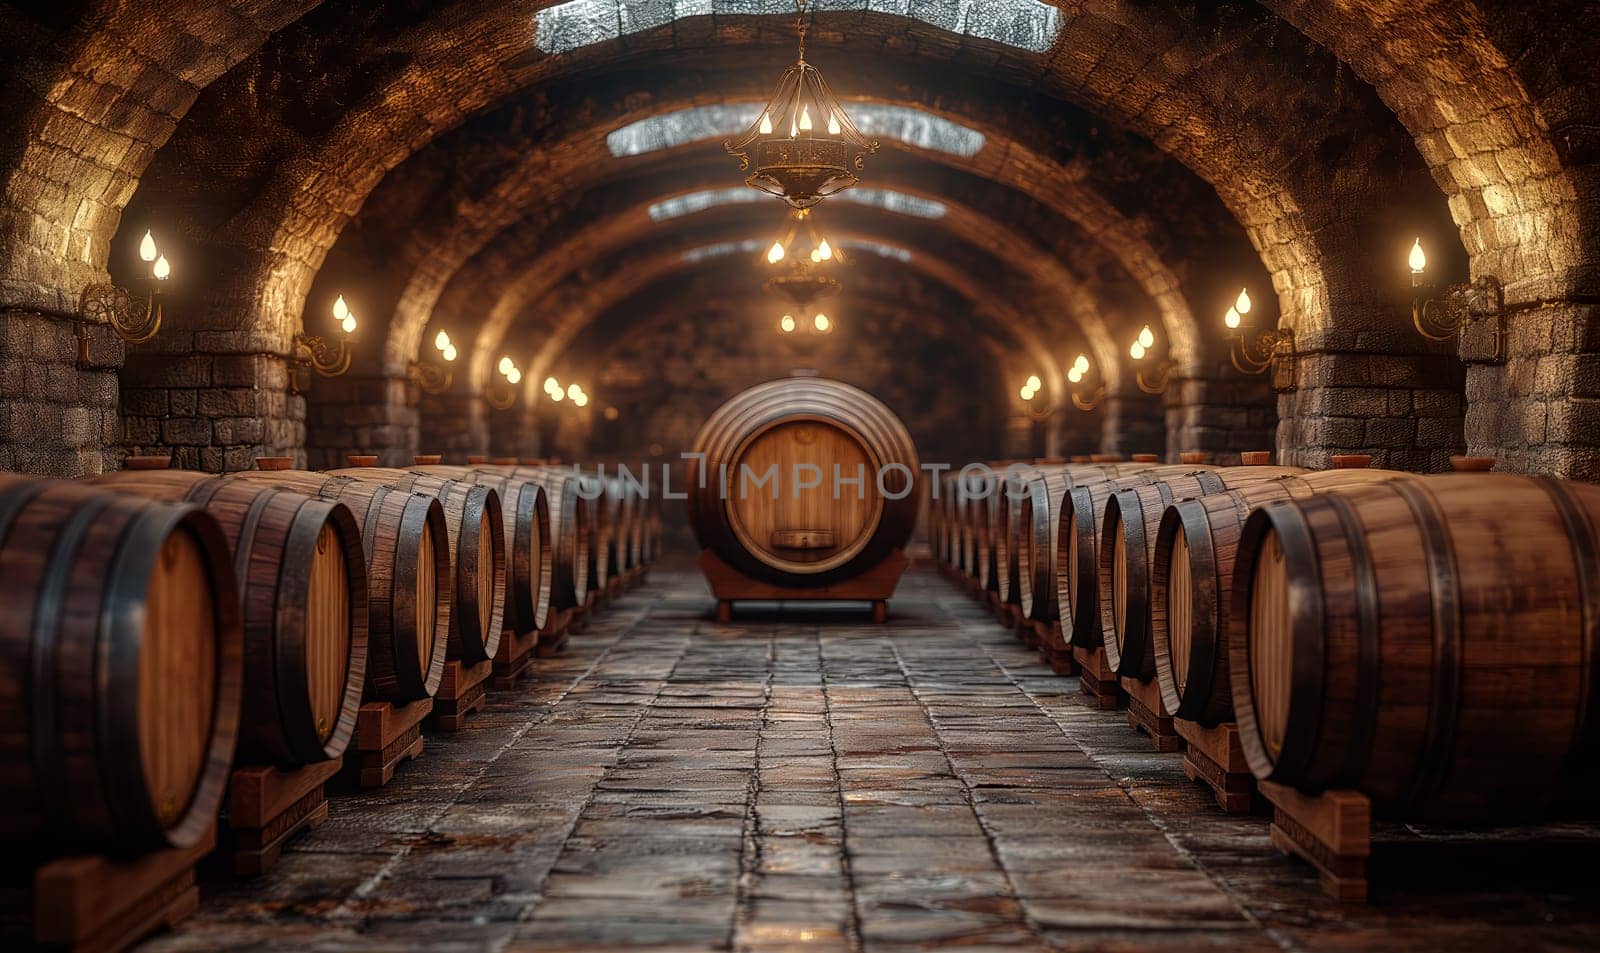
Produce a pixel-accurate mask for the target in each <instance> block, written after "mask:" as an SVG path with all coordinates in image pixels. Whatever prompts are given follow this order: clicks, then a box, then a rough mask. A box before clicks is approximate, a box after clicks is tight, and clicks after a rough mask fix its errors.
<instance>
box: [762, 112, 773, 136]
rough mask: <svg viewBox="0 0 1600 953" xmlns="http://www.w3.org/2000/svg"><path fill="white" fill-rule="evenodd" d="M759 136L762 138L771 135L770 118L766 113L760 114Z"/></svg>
mask: <svg viewBox="0 0 1600 953" xmlns="http://www.w3.org/2000/svg"><path fill="white" fill-rule="evenodd" d="M761 134H762V135H763V136H770V135H772V116H771V115H770V114H768V113H762V114H761Z"/></svg>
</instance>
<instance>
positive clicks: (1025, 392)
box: [1018, 387, 1033, 400]
mask: <svg viewBox="0 0 1600 953" xmlns="http://www.w3.org/2000/svg"><path fill="white" fill-rule="evenodd" d="M1018 393H1019V394H1020V395H1021V397H1022V399H1023V400H1033V391H1032V390H1030V389H1029V388H1026V387H1024V388H1023V389H1022V390H1021V391H1019V392H1018Z"/></svg>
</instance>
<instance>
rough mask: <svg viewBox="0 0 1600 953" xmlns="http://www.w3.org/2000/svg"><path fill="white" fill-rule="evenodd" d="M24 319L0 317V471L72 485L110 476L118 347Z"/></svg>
mask: <svg viewBox="0 0 1600 953" xmlns="http://www.w3.org/2000/svg"><path fill="white" fill-rule="evenodd" d="M77 327H78V325H76V324H75V323H74V322H71V321H65V320H62V319H60V318H56V317H52V316H49V315H44V314H39V313H37V312H31V311H14V310H0V470H13V471H21V472H23V473H37V474H44V475H48V476H60V477H73V476H84V475H87V474H93V473H101V472H103V471H105V470H110V469H116V467H117V466H118V462H119V458H120V456H121V455H120V454H119V453H118V452H117V444H118V443H119V442H120V439H121V422H120V420H119V417H118V413H117V371H118V369H119V368H120V367H121V366H122V361H123V344H122V341H121V339H119V338H118V337H117V336H116V335H114V334H112V333H111V332H110V330H109V329H107V328H105V327H102V326H96V325H84V326H83V327H84V328H85V329H86V330H87V332H88V334H89V348H88V361H87V362H86V366H82V367H80V366H79V363H78V338H77V335H76V333H75V332H76V329H77Z"/></svg>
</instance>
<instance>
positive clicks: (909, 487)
mask: <svg viewBox="0 0 1600 953" xmlns="http://www.w3.org/2000/svg"><path fill="white" fill-rule="evenodd" d="M807 423H811V424H815V425H817V426H818V427H820V428H824V429H825V430H826V431H827V432H826V433H822V434H818V433H815V432H812V433H811V436H812V439H819V438H822V437H826V438H827V439H830V440H835V441H838V442H839V443H840V446H841V451H842V450H843V449H845V448H846V447H848V451H849V453H850V454H851V455H853V456H860V457H861V458H862V462H861V472H862V473H864V475H865V483H864V485H863V487H862V489H861V491H860V494H859V496H858V499H857V500H856V502H857V503H858V504H861V505H860V507H850V506H845V507H843V508H842V509H841V506H840V503H841V500H839V499H835V500H833V501H831V506H830V507H829V512H828V513H827V514H822V513H812V512H808V510H807V507H809V506H811V504H812V502H813V501H811V500H799V501H794V504H793V505H791V506H790V507H787V508H784V507H771V508H768V511H769V512H768V513H766V514H764V515H763V516H762V518H767V515H770V518H771V519H772V521H773V523H774V525H776V523H777V522H779V521H783V520H789V521H793V520H794V519H796V518H799V519H802V520H816V521H821V520H822V519H824V518H826V519H828V520H830V521H831V520H835V519H837V520H839V521H841V525H842V526H844V527H846V528H847V531H848V533H849V534H850V535H851V538H850V539H849V540H846V541H838V542H836V543H835V544H834V545H831V546H829V545H822V546H816V547H813V548H811V549H807V550H804V551H801V550H796V551H793V552H790V553H789V554H788V555H784V556H781V557H780V556H779V555H777V554H776V553H774V552H773V550H774V549H777V548H781V547H780V546H779V545H778V544H776V543H767V542H757V539H756V538H752V539H743V538H741V533H742V530H740V529H739V528H737V526H736V519H735V517H734V516H733V515H732V513H733V507H734V506H737V505H738V503H739V502H741V501H740V500H739V496H740V494H739V493H738V490H739V486H738V481H739V480H740V479H741V473H740V466H741V464H743V463H746V462H747V461H746V459H745V457H744V454H745V452H746V450H748V449H749V448H751V447H753V446H755V445H756V444H757V442H758V441H761V440H763V439H765V438H766V437H768V436H769V435H772V436H773V442H776V443H778V444H779V445H780V449H781V446H782V445H783V440H784V439H800V437H802V436H804V434H803V433H802V432H801V431H795V432H794V433H793V434H786V433H784V431H785V430H787V429H790V428H795V427H800V426H802V425H804V424H807ZM780 438H782V439H780ZM694 446H695V449H696V451H697V452H699V453H701V454H703V455H704V456H703V460H702V461H700V462H699V463H697V464H696V465H694V466H691V468H690V474H689V479H688V481H687V483H688V486H687V493H688V496H689V500H688V509H689V519H690V524H691V525H692V527H693V528H694V531H695V536H696V539H697V541H698V542H699V544H700V546H701V548H703V549H707V550H710V551H712V552H713V553H715V554H716V555H717V556H718V557H719V558H720V559H721V560H722V561H723V562H725V563H727V564H728V565H729V566H731V567H733V568H734V569H736V570H738V571H739V572H741V573H743V574H745V575H746V576H749V577H751V578H753V579H759V580H762V581H765V582H768V583H772V584H776V585H781V586H788V587H795V588H810V587H816V586H824V585H828V584H830V583H832V582H836V581H838V580H842V579H848V578H852V577H854V576H856V575H858V574H860V573H862V572H864V571H866V570H867V569H869V568H871V567H873V566H876V565H878V564H879V563H880V562H882V561H883V560H884V559H885V558H887V557H888V556H889V554H890V553H891V552H893V551H894V550H897V549H901V548H903V547H904V546H905V545H906V543H907V542H908V541H909V540H910V538H911V533H912V532H913V530H914V529H915V523H916V519H917V512H918V509H919V508H920V500H919V497H918V494H919V492H920V487H921V481H920V479H919V477H918V474H919V469H920V464H919V462H918V459H917V455H916V449H915V447H914V446H913V445H912V442H911V438H910V435H909V434H908V433H907V432H906V430H905V427H904V425H902V424H901V423H900V421H899V420H898V419H897V418H895V417H894V415H893V414H892V413H891V412H890V411H889V409H888V408H887V407H885V406H883V404H882V403H880V402H879V401H878V400H877V399H876V398H874V397H872V396H871V395H869V394H867V393H865V392H863V391H860V390H857V389H856V388H854V387H850V386H849V385H846V384H842V383H839V382H837V381H830V380H825V379H822V378H790V379H786V380H779V381H771V382H768V383H766V384H761V385H757V386H756V387H754V388H751V389H750V390H747V391H745V392H744V393H742V394H739V395H737V396H735V397H734V398H732V399H731V400H729V401H728V402H727V403H726V404H724V405H723V406H722V407H720V408H718V410H717V411H716V412H714V413H713V414H712V415H711V417H710V419H708V420H707V421H706V423H705V425H704V426H702V428H701V429H700V432H699V433H698V434H697V436H696V438H695V442H694ZM891 465H898V466H901V467H905V472H906V473H908V474H909V480H908V481H905V485H904V486H902V485H901V481H903V480H905V478H904V477H903V476H900V475H898V471H889V472H894V473H896V474H897V475H896V477H895V478H894V482H892V483H891V484H890V485H889V486H888V487H887V489H888V490H889V491H890V492H889V493H887V494H886V493H880V492H879V491H878V489H877V487H876V485H875V484H876V482H877V481H876V479H875V478H876V476H877V474H878V473H879V472H881V471H883V470H884V468H885V467H889V466H891ZM702 468H703V469H702ZM724 468H726V471H724ZM755 470H756V473H757V475H760V474H761V473H762V472H764V470H763V469H762V468H759V467H757V468H755ZM724 472H726V473H727V474H728V479H729V482H730V483H734V484H735V485H734V486H733V488H732V490H733V492H730V493H728V494H727V496H728V497H729V499H727V500H724V499H723V498H722V497H723V494H721V493H719V492H717V484H718V481H719V479H720V478H721V476H720V475H721V474H722V473H724ZM702 474H704V475H705V476H706V480H705V481H704V482H705V483H706V487H705V488H704V489H702V488H701V487H700V486H699V483H700V482H701V480H700V477H701V475H702ZM841 475H842V476H844V477H846V478H853V476H854V475H853V474H850V473H844V472H842V470H841ZM791 476H792V473H780V475H779V479H780V480H783V481H788V480H789V479H790V477H791ZM832 476H833V475H832V474H831V473H824V474H823V477H822V479H823V480H824V485H825V486H826V485H829V484H828V482H827V481H830V480H831V479H832ZM901 490H905V491H906V492H905V493H904V495H903V496H900V498H899V499H891V498H890V497H891V495H893V494H895V493H898V492H899V491H901ZM752 499H753V497H752ZM743 502H748V501H743ZM790 528H791V529H797V530H804V529H811V528H813V527H810V526H795V527H790ZM758 530H759V527H758ZM776 532H777V531H776V530H775V531H774V536H776ZM757 538H760V539H765V538H766V537H763V536H761V535H760V533H759V531H758V532H757Z"/></svg>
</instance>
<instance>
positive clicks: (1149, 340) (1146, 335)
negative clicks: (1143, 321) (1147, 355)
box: [1139, 324, 1156, 349]
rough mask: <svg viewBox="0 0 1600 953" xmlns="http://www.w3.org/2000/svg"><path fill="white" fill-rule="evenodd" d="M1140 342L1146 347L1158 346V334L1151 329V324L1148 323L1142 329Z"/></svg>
mask: <svg viewBox="0 0 1600 953" xmlns="http://www.w3.org/2000/svg"><path fill="white" fill-rule="evenodd" d="M1139 344H1140V346H1142V347H1144V348H1146V349H1149V348H1152V347H1155V346H1156V335H1155V332H1154V331H1151V330H1150V325H1148V324H1147V325H1145V326H1144V327H1143V328H1142V329H1140V331H1139Z"/></svg>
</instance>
